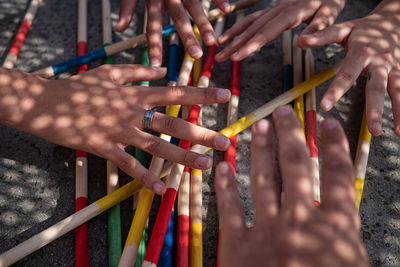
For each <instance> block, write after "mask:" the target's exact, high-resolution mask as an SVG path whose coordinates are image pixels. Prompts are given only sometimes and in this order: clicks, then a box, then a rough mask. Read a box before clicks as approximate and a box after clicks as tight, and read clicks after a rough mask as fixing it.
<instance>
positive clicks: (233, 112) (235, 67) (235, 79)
mask: <svg viewBox="0 0 400 267" xmlns="http://www.w3.org/2000/svg"><path fill="white" fill-rule="evenodd" d="M243 17H244V12H243V11H242V10H240V11H238V12H236V23H237V22H239V21H240V20H241V19H243ZM240 72H241V61H232V65H231V77H230V86H229V87H230V89H231V99H230V100H229V104H228V115H227V120H226V124H227V125H229V124H231V123H232V122H234V121H236V120H237V119H238V117H239V92H240V91H239V90H240ZM230 141H231V145H230V146H229V147H228V149H227V150H226V151H225V153H224V161H226V162H228V163H230V164H231V167H232V170H233V172H234V173H235V167H236V135H234V136H232V137H231V138H230ZM220 235H221V225H219V227H218V249H217V267H218V266H219V262H218V261H219V251H220V245H221V244H220V242H219V240H220V239H219V237H220Z"/></svg>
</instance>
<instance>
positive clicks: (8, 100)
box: [1, 95, 18, 106]
mask: <svg viewBox="0 0 400 267" xmlns="http://www.w3.org/2000/svg"><path fill="white" fill-rule="evenodd" d="M1 103H2V104H3V105H5V106H15V105H17V104H18V97H16V96H12V95H6V96H3V97H2V99H1Z"/></svg>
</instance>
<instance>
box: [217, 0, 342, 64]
mask: <svg viewBox="0 0 400 267" xmlns="http://www.w3.org/2000/svg"><path fill="white" fill-rule="evenodd" d="M344 5H345V0H312V1H310V0H281V1H280V2H279V3H278V4H277V5H275V6H274V7H273V8H271V9H265V10H260V11H258V12H255V13H253V14H251V15H249V16H247V17H245V18H244V19H242V20H241V21H240V22H238V23H236V24H235V25H233V27H232V28H230V29H229V30H227V31H226V32H225V33H224V34H223V35H221V36H220V37H219V38H218V43H219V44H221V45H223V44H226V43H227V42H228V41H230V40H232V39H233V42H232V43H231V44H229V45H228V46H227V47H225V48H224V49H223V50H222V51H221V52H219V53H218V54H217V55H216V57H215V60H216V61H218V62H222V61H225V60H227V59H228V58H231V60H233V61H240V60H242V59H244V58H245V57H247V56H249V55H250V54H251V53H253V52H255V51H257V50H258V49H260V48H261V47H262V46H264V45H265V44H266V43H268V42H270V41H272V40H274V39H275V38H276V37H278V36H279V35H280V34H281V33H282V32H283V31H285V30H288V29H292V28H294V27H296V26H297V25H299V24H300V23H302V22H309V25H308V27H307V28H306V29H304V32H311V31H315V30H316V29H317V30H322V29H324V28H326V27H327V26H330V25H332V24H333V23H334V22H335V20H336V17H337V16H338V14H339V13H340V11H342V9H343V7H344Z"/></svg>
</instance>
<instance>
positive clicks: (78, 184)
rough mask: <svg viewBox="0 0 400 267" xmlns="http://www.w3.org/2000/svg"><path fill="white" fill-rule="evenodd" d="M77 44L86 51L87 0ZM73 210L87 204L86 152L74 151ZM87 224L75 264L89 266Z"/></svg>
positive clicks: (79, 231) (82, 0)
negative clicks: (74, 191)
mask: <svg viewBox="0 0 400 267" xmlns="http://www.w3.org/2000/svg"><path fill="white" fill-rule="evenodd" d="M77 39H78V44H77V56H81V55H84V54H86V53H87V0H79V1H78V38H77ZM87 69H88V66H87V65H82V66H79V68H78V73H82V72H86V71H87ZM75 166H76V167H75V168H76V175H75V188H76V189H75V190H76V193H75V211H80V210H81V209H83V208H85V207H86V206H87V205H88V169H87V153H86V152H84V151H80V150H77V151H76V165H75ZM88 242H89V240H88V224H87V223H84V224H82V225H80V226H79V227H78V228H76V231H75V266H76V267H87V266H89V244H88Z"/></svg>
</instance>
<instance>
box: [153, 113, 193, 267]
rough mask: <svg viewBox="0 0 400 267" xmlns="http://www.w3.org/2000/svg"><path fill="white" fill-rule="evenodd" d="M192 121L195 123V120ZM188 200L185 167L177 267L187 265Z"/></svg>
mask: <svg viewBox="0 0 400 267" xmlns="http://www.w3.org/2000/svg"><path fill="white" fill-rule="evenodd" d="M194 123H197V121H196V122H194ZM187 149H189V148H187ZM189 201H190V168H189V167H185V169H184V171H183V175H182V178H181V181H180V184H179V190H178V232H177V237H176V238H177V244H176V266H177V267H187V266H189V207H190V204H189ZM160 208H161V207H160ZM167 228H168V226H167Z"/></svg>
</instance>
